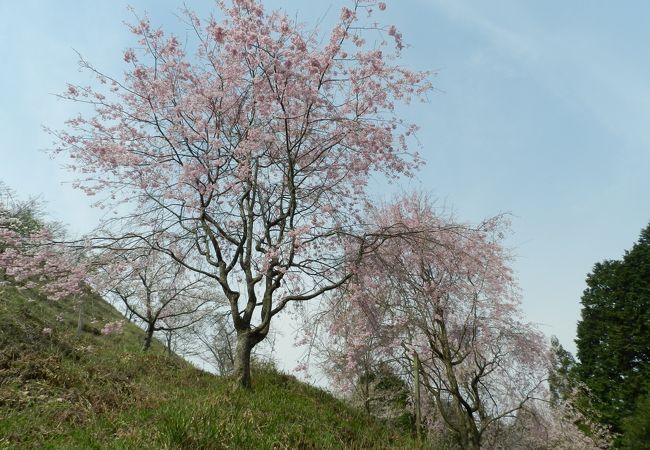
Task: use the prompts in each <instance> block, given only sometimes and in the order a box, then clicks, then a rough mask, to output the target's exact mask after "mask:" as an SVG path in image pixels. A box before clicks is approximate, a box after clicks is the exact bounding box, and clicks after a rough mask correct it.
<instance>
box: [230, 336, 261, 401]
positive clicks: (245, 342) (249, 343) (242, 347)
mask: <svg viewBox="0 0 650 450" xmlns="http://www.w3.org/2000/svg"><path fill="white" fill-rule="evenodd" d="M255 343H256V342H255V341H254V340H253V338H252V336H251V334H250V331H248V330H246V331H237V349H236V350H235V370H234V372H233V374H234V376H235V386H236V387H238V388H244V389H249V388H250V387H251V350H253V347H254V346H255Z"/></svg>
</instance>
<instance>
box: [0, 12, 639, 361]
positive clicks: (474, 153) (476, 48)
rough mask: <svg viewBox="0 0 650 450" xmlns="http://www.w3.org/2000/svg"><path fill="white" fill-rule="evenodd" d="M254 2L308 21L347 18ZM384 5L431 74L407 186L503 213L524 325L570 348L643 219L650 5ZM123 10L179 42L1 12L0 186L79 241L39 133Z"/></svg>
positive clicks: (118, 44)
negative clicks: (415, 173)
mask: <svg viewBox="0 0 650 450" xmlns="http://www.w3.org/2000/svg"><path fill="white" fill-rule="evenodd" d="M186 3H187V4H188V5H189V6H191V7H194V8H196V9H197V10H198V11H201V12H205V11H208V10H210V6H209V5H211V2H198V1H187V2H186ZM265 3H266V4H267V5H268V7H283V8H286V9H287V10H289V11H290V12H292V13H295V12H298V15H299V17H301V18H303V19H304V20H306V21H308V22H312V23H313V21H314V20H315V19H318V18H320V17H322V16H323V15H324V14H329V16H326V17H330V18H331V17H334V16H335V15H337V14H338V10H339V8H340V7H341V6H342V5H343V4H345V2H344V1H342V0H336V1H328V0H325V1H319V2H306V1H302V2H300V1H296V0H291V1H278V0H274V1H267V2H265ZM387 3H388V9H387V11H386V12H384V13H383V14H382V15H381V16H380V17H381V18H382V20H383V21H385V22H387V23H394V24H396V25H397V26H398V27H400V28H401V29H402V31H403V33H404V37H405V40H406V41H407V42H408V43H410V44H411V45H412V47H411V48H409V49H408V50H407V51H406V53H405V58H404V63H405V64H406V65H408V66H410V67H412V68H419V69H431V70H435V71H437V76H436V77H435V78H434V84H435V87H436V88H437V89H438V92H437V93H435V94H433V95H431V101H430V103H428V104H424V105H416V106H414V107H412V108H409V109H407V110H405V112H404V114H405V115H406V116H408V117H409V118H412V119H415V120H416V121H417V122H418V123H419V124H420V125H421V127H422V130H421V132H420V133H419V139H420V142H421V143H422V146H423V148H422V150H421V152H422V154H423V156H424V157H425V158H426V160H427V162H428V164H427V166H426V167H424V168H423V170H422V171H421V172H420V174H419V177H418V178H419V181H411V182H410V183H409V185H408V186H406V188H422V189H424V190H427V191H430V192H431V193H432V194H433V195H435V196H437V197H439V198H440V201H441V202H442V203H445V204H448V205H452V206H453V208H454V209H455V211H456V212H457V215H458V216H459V217H460V218H463V219H467V220H470V221H478V220H480V219H481V218H484V217H486V216H489V215H494V214H497V213H500V212H510V213H512V214H513V229H514V236H513V237H512V238H511V239H510V241H509V244H510V245H512V246H513V247H514V249H515V252H516V254H517V256H518V257H517V260H516V262H515V270H516V271H517V273H518V276H519V279H520V284H521V287H522V290H523V304H524V310H525V312H526V315H527V317H528V319H529V320H531V321H534V322H538V323H540V324H541V326H542V329H543V331H545V332H546V333H547V334H549V335H550V334H555V335H557V336H558V337H559V338H560V340H561V341H562V343H563V344H564V345H565V346H567V347H568V348H569V349H571V350H573V349H574V344H573V339H574V336H575V323H576V320H578V318H579V310H580V308H579V299H580V295H581V292H582V290H583V289H584V287H585V285H584V278H585V275H586V273H587V272H589V271H590V270H591V267H592V265H593V264H594V263H595V262H596V261H599V260H602V259H604V258H616V257H619V256H620V255H621V254H622V252H623V250H624V249H626V248H629V247H630V246H631V244H632V243H633V242H634V241H635V240H636V239H637V237H638V234H639V231H640V230H641V228H643V227H644V226H645V225H646V224H647V223H648V221H650V58H648V55H650V28H649V27H648V26H647V21H648V18H649V17H650V3H648V2H645V1H640V0H639V1H626V2H610V1H605V0H601V1H588V2H587V1H578V0H576V1H573V2H566V1H561V0H554V1H544V2H539V1H521V0H510V1H508V0H493V1H490V2H483V1H478V0H476V1H464V0H401V1H397V0H393V1H388V2H387ZM127 4H131V5H133V6H134V8H135V9H136V11H144V10H146V11H148V12H149V13H150V15H151V17H152V19H153V21H154V23H159V24H164V25H165V26H166V27H168V28H176V29H178V31H179V32H180V33H183V29H182V28H179V25H178V22H177V21H176V19H175V16H174V15H175V14H176V13H177V12H178V9H179V8H180V6H182V2H181V1H180V0H179V1H176V0H165V1H155V0H132V1H125V0H111V1H97V0H92V1H91V0H85V1H82V0H74V1H73V0H20V1H18V0H0V61H1V64H2V70H0V135H1V136H2V140H1V141H0V180H4V181H5V182H6V183H7V184H9V185H10V186H11V187H13V188H14V189H16V190H17V191H19V192H20V193H21V194H23V195H42V198H43V199H44V200H46V201H47V202H48V204H49V210H50V212H51V215H52V216H53V217H54V218H56V219H58V220H61V221H63V222H66V223H68V224H70V226H71V228H72V229H73V230H75V231H77V232H83V231H86V230H88V229H90V228H92V227H93V225H94V224H95V223H96V221H97V219H98V217H99V213H98V212H97V211H94V210H91V209H90V208H89V204H90V200H89V199H87V198H86V197H84V196H83V195H82V194H81V193H79V192H76V191H74V190H73V189H72V188H71V187H70V185H69V184H62V182H65V181H70V180H71V176H70V174H68V173H67V172H65V171H64V170H61V169H60V165H61V164H62V161H52V160H50V159H49V158H48V156H47V155H46V154H44V153H42V152H40V151H39V150H40V149H43V148H46V147H48V146H49V145H50V142H51V138H50V137H49V136H48V135H47V134H45V133H44V132H43V131H42V128H41V127H42V125H47V126H52V127H55V128H56V127H59V126H61V124H62V121H63V120H64V119H65V118H67V117H69V116H71V115H73V114H74V113H75V112H76V111H77V106H76V105H74V104H68V103H66V102H63V101H59V100H57V99H56V98H55V97H53V96H52V95H49V94H50V93H54V92H60V91H62V90H64V89H65V83H66V82H67V81H74V82H84V83H86V82H87V81H86V80H87V76H86V75H85V74H83V73H79V72H78V70H77V64H76V61H77V57H76V55H75V53H74V51H73V49H76V50H78V51H79V52H80V53H82V54H83V55H84V57H86V58H87V59H89V60H90V61H91V62H93V64H95V65H96V66H97V67H99V68H102V69H103V70H104V71H105V72H109V73H115V74H119V73H120V71H121V63H122V60H121V54H122V50H123V49H124V48H125V47H126V46H128V45H130V44H131V43H132V38H131V36H130V34H129V33H128V32H127V30H126V28H125V27H124V26H123V24H122V22H123V21H124V20H130V19H131V16H130V13H129V12H128V11H127V9H126V6H127ZM328 11H329V12H328ZM326 21H327V19H326ZM389 191H390V189H386V188H384V187H381V186H377V187H376V194H377V195H378V196H384V197H385V196H387V195H388V192H389Z"/></svg>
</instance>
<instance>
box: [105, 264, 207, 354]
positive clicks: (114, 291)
mask: <svg viewBox="0 0 650 450" xmlns="http://www.w3.org/2000/svg"><path fill="white" fill-rule="evenodd" d="M103 259H104V264H103V265H102V267H101V268H100V269H99V271H98V274H97V275H96V276H95V277H94V285H95V286H96V287H97V289H98V291H99V292H101V293H102V294H103V295H104V297H105V298H106V299H108V300H109V301H110V302H111V303H113V304H121V305H122V306H123V307H124V308H125V309H126V311H127V313H128V315H130V316H133V317H135V318H137V319H139V321H140V322H141V323H142V324H143V325H144V328H145V335H144V341H143V344H142V350H143V351H147V350H149V348H150V347H151V342H152V338H153V335H154V333H155V332H157V331H164V332H168V333H171V332H174V331H177V330H180V329H183V328H187V327H190V326H192V325H193V324H195V323H197V322H199V321H200V320H202V319H203V318H204V316H205V315H206V314H207V313H208V311H209V306H210V304H211V303H212V301H213V295H214V292H210V290H209V289H208V288H209V285H208V283H207V279H206V277H203V276H200V275H196V274H195V273H193V272H191V271H188V270H187V269H185V267H183V266H182V265H180V264H178V263H176V262H175V261H174V260H170V258H168V257H165V255H164V254H160V253H152V252H151V251H149V252H144V253H143V252H140V253H137V252H134V251H130V252H115V254H113V255H112V256H111V257H110V258H107V257H106V256H105V255H104V257H103ZM107 259H108V261H110V262H107ZM107 326H108V325H107Z"/></svg>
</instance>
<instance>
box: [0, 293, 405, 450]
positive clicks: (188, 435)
mask: <svg viewBox="0 0 650 450" xmlns="http://www.w3.org/2000/svg"><path fill="white" fill-rule="evenodd" d="M85 311H86V315H87V318H88V319H87V323H86V325H85V327H84V332H83V333H82V334H81V336H76V334H75V331H76V326H77V315H76V313H75V312H74V309H73V305H72V303H71V302H70V301H63V302H51V301H48V300H45V299H44V298H42V297H41V296H39V295H38V294H37V293H34V292H32V291H28V290H17V289H15V288H12V287H4V288H0V448H3V449H4V448H65V449H72V448H74V449H81V448H83V449H85V448H124V449H126V448H128V449H133V448H191V449H284V448H286V449H299V448H302V449H311V448H326V449H336V448H358V449H367V448H405V449H408V448H416V447H417V446H416V445H415V442H414V441H413V440H412V438H411V437H410V436H407V435H406V433H405V432H404V431H401V430H399V429H397V428H395V427H394V426H393V425H392V424H388V423H382V422H379V421H377V420H374V419H371V418H369V417H367V416H365V415H364V414H363V413H362V412H360V411H357V410H354V409H352V408H350V407H349V406H347V405H346V404H344V403H343V402H341V401H339V400H337V399H335V398H334V397H332V396H331V395H329V394H327V393H326V392H324V391H322V390H319V389H316V388H313V387H311V386H308V385H305V384H303V383H300V382H298V381H297V380H296V379H295V378H293V377H291V376H288V375H283V374H278V373H275V372H272V371H264V370H258V371H256V372H255V373H254V375H253V376H254V383H255V387H254V390H253V391H251V392H245V391H236V392H233V391H232V389H231V385H230V383H229V381H228V380H227V379H223V378H218V377H215V376H213V375H211V374H208V373H205V372H202V371H200V370H198V369H195V368H194V367H192V366H191V365H190V364H188V363H187V362H185V361H183V360H182V359H180V358H178V357H175V356H174V357H169V356H166V355H165V353H164V351H163V348H162V346H161V345H156V346H155V347H154V348H153V350H152V352H151V353H149V354H146V355H144V354H142V353H141V352H140V350H139V349H140V345H141V338H142V332H141V331H140V330H139V329H138V328H137V327H135V326H133V325H130V324H129V325H127V327H125V331H124V334H123V335H119V336H118V335H115V336H102V335H101V333H100V330H101V327H102V326H103V324H104V323H106V322H108V321H112V320H117V319H119V318H120V316H119V314H118V313H117V311H115V310H114V309H113V308H112V307H111V306H110V305H108V304H106V303H105V302H103V301H102V300H101V299H100V298H97V297H92V296H89V297H87V298H86V307H85ZM44 328H51V329H52V333H51V335H49V336H48V335H47V333H43V329H44Z"/></svg>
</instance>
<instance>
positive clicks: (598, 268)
mask: <svg viewBox="0 0 650 450" xmlns="http://www.w3.org/2000/svg"><path fill="white" fill-rule="evenodd" d="M576 344H577V348H578V353H577V356H578V359H579V361H580V363H579V365H578V368H577V375H578V378H579V379H580V381H582V382H583V383H584V384H585V385H587V387H589V389H590V390H591V393H592V394H593V397H594V398H593V400H594V403H593V406H594V408H595V409H596V413H597V415H598V416H599V418H600V420H602V421H603V422H604V423H606V424H608V425H611V426H612V429H613V431H615V432H621V431H622V424H623V419H624V418H626V417H629V416H631V415H632V414H633V412H634V409H635V405H636V403H637V400H638V399H639V398H640V397H641V396H643V395H646V394H647V393H648V386H649V385H648V380H649V379H650V225H648V227H646V228H645V229H644V230H643V231H642V232H641V237H640V238H639V240H638V242H637V243H636V244H634V246H633V247H632V249H631V250H629V251H626V252H625V254H624V256H623V258H622V259H621V260H611V261H604V262H602V263H597V264H596V265H595V266H594V270H593V272H592V273H591V274H589V275H588V276H587V289H586V290H585V291H584V294H583V296H582V319H581V320H580V321H579V323H578V337H577V339H576Z"/></svg>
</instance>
